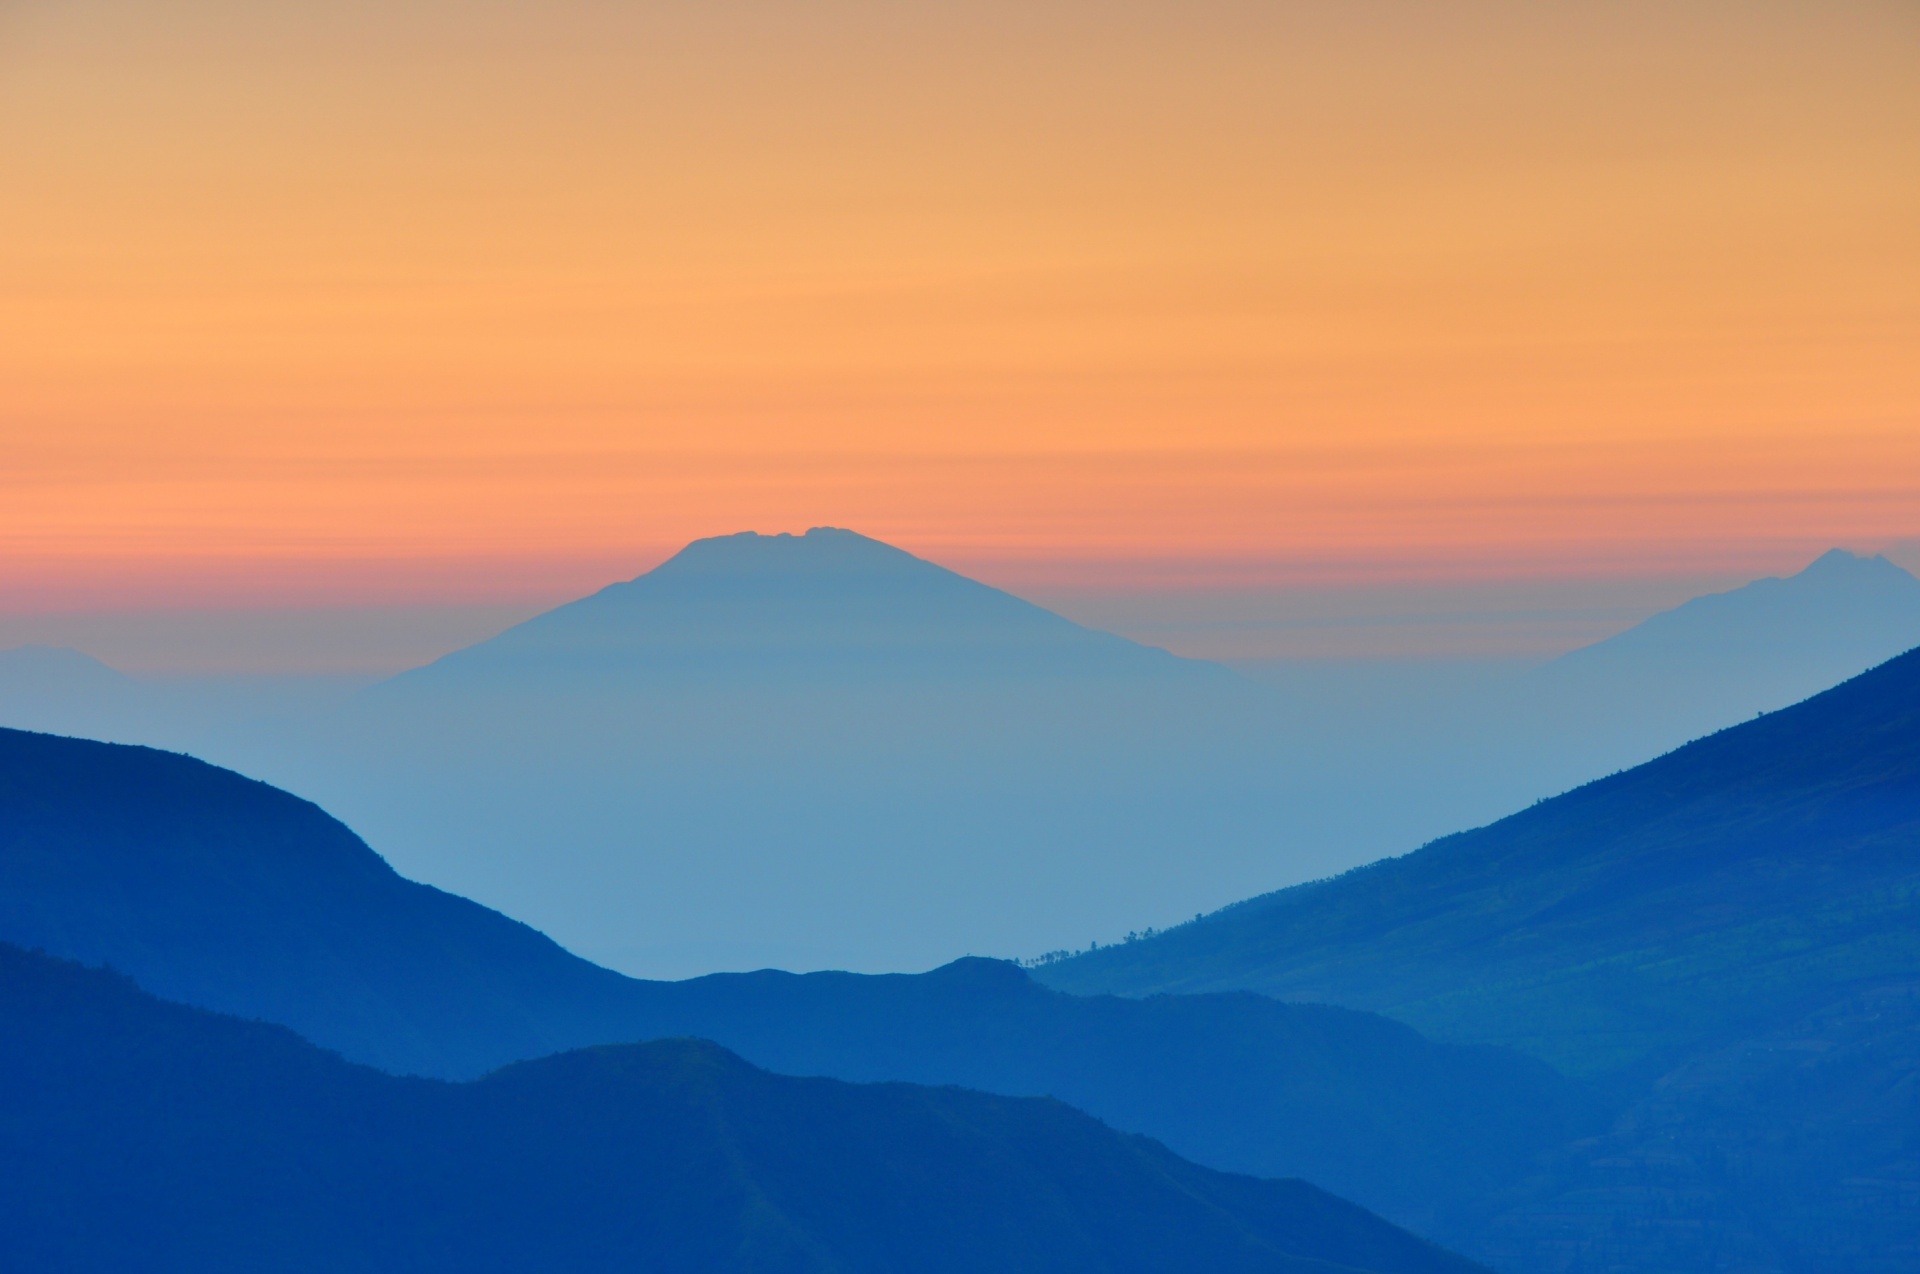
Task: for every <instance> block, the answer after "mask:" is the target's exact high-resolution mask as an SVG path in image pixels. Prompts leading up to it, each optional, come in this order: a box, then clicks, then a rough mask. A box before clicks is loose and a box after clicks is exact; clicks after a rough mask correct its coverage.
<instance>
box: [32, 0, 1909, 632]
mask: <svg viewBox="0 0 1920 1274" xmlns="http://www.w3.org/2000/svg"><path fill="white" fill-rule="evenodd" d="M1917 64H1920V10H1917V9H1916V8H1915V7H1914V6H1913V5H1912V4H1910V3H1904V2H1898V3H1896V2H1892V0H1889V2H1887V3H1858V4H1854V3H1838V4H1833V5H1819V6H1816V5H1808V4H1803V3H1794V4H1785V3H1770V2H1768V0H1738V2H1735V0H1725V2H1720V3H1698V2H1690V0H1679V2H1664V3H1617V4H1607V5H1596V4H1589V3H1580V4H1575V3H1556V2H1554V0H1532V2H1529V3H1518V2H1516V3H1501V4H1494V3H1487V4H1471V3H1463V4H1445V5H1437V4H1431V3H1424V2H1422V3H1414V2H1412V0H1407V2H1405V3H1367V2H1365V0H1359V2H1355V0H1339V2H1337V3H1336V2H1335V0H1326V2H1325V3H1313V4H1305V3H1275V2H1266V3H1256V2H1254V0H1246V2H1244V3H1221V2H1216V0H1182V2H1180V3H1164V4H1147V3H1138V2H1135V0H1118V2H1114V3H1101V4H1094V3H1033V2H1031V0H1027V2H1015V0H975V2H972V3H966V4H959V3H938V4H936V3H930V2H928V0H888V2H881V0H874V2H873V3H848V2H844V0H827V2H823V3H814V4H805V5H802V4H782V3H776V2H774V0H753V2H743V0H684V2H682V0H664V2H650V3H627V2H625V0H547V2H546V3H539V4H534V3H509V2H506V0H471V2H468V3H460V4H454V3H451V2H450V0H426V2H422V0H381V2H378V3H376V2H374V0H334V2H332V3H325V4H322V3H318V2H317V0H278V2H276V3H274V4H271V5H262V4H259V3H257V2H244V0H231V2H226V0H197V2H191V3H176V2H173V0H58V3H55V2H53V0H44V2H43V0H0V443H3V444H4V449H3V450H0V611H7V610H13V611H30V610H34V609H53V610H58V609H85V608H90V607H91V608H101V607H107V608H126V607H142V606H173V605H188V604H193V605H200V604H221V605H249V604H263V605H264V604H283V603H288V602H317V603H340V604H347V603H354V604H384V603H391V602H396V601H419V600H434V599H440V600H446V601H459V602H488V603H497V602H502V601H514V600H518V599H524V598H535V599H540V598H549V597H551V598H558V597H561V596H566V595H569V594H571V593H573V592H577V591H579V590H580V589H582V588H585V587H591V586H593V585H596V584H598V583H603V582H605V581H606V580H607V579H610V578H613V577H615V576H619V575H630V574H632V573H633V572H634V571H635V570H637V569H640V568H641V567H644V566H646V565H648V564H650V563H651V562H652V561H653V560H657V558H658V557H659V556H660V555H661V554H663V553H664V552H666V551H667V550H668V549H670V548H671V547H673V546H674V545H677V544H678V543H680V542H682V541H684V540H686V539H688V538H691V537H693V536H697V535H703V534H712V533H717V532H725V531H732V530H736V529H742V528H759V529H763V530H780V529H794V530H798V529H803V528H804V527H806V526H809V525H814V524H820V523H826V524H836V525H847V526H853V527H855V528H858V529H861V530H864V531H866V532H868V533H870V534H875V535H879V536H882V537H884V538H888V539H891V540H894V541H896V542H898V543H901V544H903V545H906V546H907V547H910V548H914V549H916V550H919V551H922V552H926V553H928V554H930V555H932V556H935V557H938V558H939V559H940V560H942V561H945V562H948V563H949V564H952V565H956V566H960V567H963V568H966V569H971V570H974V571H976V572H977V573H979V574H981V575H983V576H985V577H987V578H990V579H993V580H995V581H996V582H1005V583H1008V584H1010V585H1013V586H1016V587H1018V586H1029V587H1036V588H1038V587H1046V586H1056V585H1061V584H1063V583H1064V584H1073V583H1076V582H1086V581H1098V582H1104V583H1106V584H1110V585H1116V586H1121V587H1125V586H1127V585H1128V584H1129V582H1134V583H1138V584H1139V585H1140V586H1142V587H1148V586H1154V587H1160V586H1166V585H1168V584H1170V583H1171V584H1176V585H1177V584H1181V583H1189V582H1190V583H1195V584H1209V583H1213V584H1224V585H1233V586H1242V585H1259V586H1268V585H1287V584H1290V583H1292V584H1299V583H1315V584H1323V583H1326V582H1328V581H1341V580H1351V581H1381V580H1409V579H1412V580H1433V579H1442V580H1446V579H1459V580H1468V579H1471V580H1486V579H1498V578H1506V577H1539V576H1555V575H1569V574H1572V575H1579V574H1583V573H1585V574H1602V575H1636V574H1637V575H1658V574H1662V573H1675V572H1693V573H1696V574H1697V573H1711V572H1741V571H1754V572H1757V571H1761V570H1779V569H1785V568H1791V567H1793V566H1797V565H1799V564H1802V562H1803V560H1804V559H1805V558H1806V557H1807V556H1810V554H1811V552H1813V551H1817V550H1818V549H1821V548H1825V547H1827V546H1829V545H1831V544H1836V543H1837V544H1846V545H1850V546H1854V547H1860V548H1876V547H1879V546H1881V545H1883V544H1886V543H1889V542H1892V541H1896V540H1901V539H1907V538H1912V537H1916V536H1920V370H1917V369H1920V75H1916V74H1915V73H1914V67H1915V66H1916V65H1917Z"/></svg>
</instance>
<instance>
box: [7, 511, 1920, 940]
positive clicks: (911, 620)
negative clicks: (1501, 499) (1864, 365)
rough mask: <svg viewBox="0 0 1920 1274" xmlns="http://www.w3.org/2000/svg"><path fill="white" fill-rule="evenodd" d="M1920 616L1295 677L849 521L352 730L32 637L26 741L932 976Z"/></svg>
mask: <svg viewBox="0 0 1920 1274" xmlns="http://www.w3.org/2000/svg"><path fill="white" fill-rule="evenodd" d="M1917 595H1920V581H1915V580H1914V579H1913V577H1912V576H1910V575H1908V574H1906V573H1905V572H1904V571H1901V570H1899V569H1898V568H1897V567H1893V566H1891V565H1890V564H1888V563H1886V562H1885V561H1883V560H1880V559H1871V558H1865V559H1863V558H1854V557H1852V556H1851V555H1848V554H1845V553H1832V554H1828V555H1827V556H1825V557H1823V558H1822V559H1821V560H1820V561H1819V562H1818V563H1816V564H1815V565H1814V566H1813V567H1811V568H1809V569H1808V570H1806V571H1803V572H1801V573H1800V574H1798V575H1796V576H1793V577H1790V578H1788V579H1784V580H1769V581H1760V582H1758V583H1756V584H1754V585H1751V586H1749V587H1748V588H1744V589H1740V590H1736V591H1734V592H1732V593H1728V594H1724V595H1720V596H1716V597H1712V598H1703V599H1699V600H1698V601H1696V602H1694V603H1690V604H1689V605H1687V606H1683V607H1681V608H1679V609H1678V610H1676V611H1674V612H1671V613H1670V614H1667V615H1663V616H1656V617H1655V618H1653V619H1651V620H1649V621H1647V622H1646V623H1645V624H1643V625H1640V626H1639V627H1636V628H1635V629H1633V630H1630V631H1629V632H1627V633H1623V634H1621V635H1620V636H1618V637H1615V638H1613V639H1611V640H1609V641H1607V642H1602V643H1600V644H1599V645H1597V646H1595V647H1592V648H1590V649H1589V650H1586V651H1581V652H1575V653H1574V654H1572V655H1569V656H1567V657H1565V658H1563V659H1561V660H1557V661H1554V662H1553V663H1550V664H1547V665H1544V666H1541V667H1538V668H1531V669H1527V668H1519V669H1513V670H1511V671H1509V672H1506V673H1498V672H1492V671H1485V670H1476V671H1474V672H1473V675H1471V676H1461V675H1459V670H1458V669H1453V668H1447V669H1438V670H1433V671H1432V675H1428V674H1427V672H1424V671H1423V670H1420V669H1411V670H1410V669H1407V668H1394V667H1385V668H1378V669H1375V668H1365V669H1360V670H1358V671H1356V669H1355V667H1353V666H1348V667H1345V668H1342V669H1339V670H1337V672H1336V671H1334V670H1328V669H1326V668H1324V667H1321V666H1308V667H1305V668H1302V669H1299V670H1296V671H1295V672H1294V673H1293V674H1290V677H1289V678H1288V679H1284V684H1283V685H1282V686H1280V687H1275V686H1263V685H1258V684H1255V683H1253V682H1250V681H1248V680H1246V679H1245V678H1242V677H1240V676H1238V675H1236V674H1234V673H1232V672H1229V671H1226V670H1223V669H1222V668H1220V667H1218V666H1215V665H1211V664H1207V663H1204V662H1201V661H1196V660H1187V659H1178V658H1175V657H1173V656H1171V655H1169V654H1167V653H1166V652H1164V651H1160V650H1156V649H1153V648H1151V647H1146V646H1141V645H1138V644H1135V643H1132V642H1128V641H1125V640H1123V639H1121V638H1118V637H1115V636H1113V635H1111V634H1107V633H1101V632H1097V631H1093V630H1090V629H1087V628H1084V627H1082V626H1079V625H1076V624H1073V623H1071V622H1069V621H1067V620H1065V619H1063V618H1061V617H1059V616H1057V615H1054V614H1051V613H1050V612H1047V611H1045V610H1043V609H1041V608H1039V607H1036V606H1033V605H1031V604H1029V603H1027V602H1024V601H1022V600H1020V599H1019V598H1016V597H1013V596H1011V595H1009V594H1007V593H1005V592H1002V591H999V590H996V589H993V588H989V587H987V586H985V585H983V584H980V583H978V582H976V581H973V580H969V579H966V578H965V577H963V576H960V575H957V574H955V573H954V572H952V571H949V570H946V569H944V568H942V567H940V566H937V565H935V564H933V563H930V562H927V561H924V560H922V559H920V558H917V557H914V556H913V555H911V554H908V553H905V552H902V551H901V550H899V549H896V548H893V547H891V546H889V545H885V544H882V543H880V542H878V541H875V540H872V539H869V538H866V537H863V536H860V535H857V534H854V533H852V532H849V531H839V530H833V529H828V528H817V529H815V530H814V531H812V532H809V533H808V534H805V535H752V534H744V535H734V536H723V537H718V538H715V539H710V540H701V541H697V542H695V543H694V544H692V545H689V546H688V547H687V548H686V549H685V550H684V551H682V552H681V553H680V554H678V555H676V556H675V557H674V558H672V559H670V560H669V561H668V562H666V563H664V564H662V565H661V566H660V567H658V568H657V569H655V570H653V571H651V572H648V573H647V574H645V575H642V576H640V577H639V578H637V579H634V580H631V581H628V582H625V583H621V584H615V585H613V586H611V587H609V588H606V589H603V590H601V591H600V592H598V593H596V594H594V595H593V596H591V597H588V598H584V599H582V600H580V601H578V602H574V603H571V604H569V605H566V606H562V607H559V608H557V609H556V610H554V611H552V612H549V613H548V614H545V615H542V616H540V617H538V618H536V619H534V620H531V621H529V622H527V623H525V624H522V625H520V626H519V627H517V628H514V629H512V630H509V631H508V632H506V633H503V634H501V635H500V636H498V637H496V638H494V639H492V640H490V641H486V642H482V643H480V644H478V645H476V646H473V647H470V648H468V649H466V650H463V651H459V652H456V653H454V654H452V655H449V656H447V657H446V658H444V659H442V660H440V661H438V662H436V663H435V664H432V665H430V666H428V667H426V668H422V669H418V670H415V671H413V672H409V673H406V674H403V675H401V676H399V677H397V678H394V679H393V680H391V681H390V682H387V683H385V684H383V685H380V686H376V687H374V688H372V689H371V690H369V691H368V692H366V693H365V694H363V695H362V696H360V698H359V699H358V700H357V701H354V702H351V703H350V704H349V705H348V707H347V708H346V709H345V710H341V711H330V710H325V706H326V703H327V701H328V696H329V695H331V696H333V698H334V699H336V700H337V699H338V698H339V696H340V693H341V691H340V690H339V688H337V687H336V688H333V689H329V690H325V692H324V693H320V692H315V693H313V694H308V695H306V697H305V698H304V699H303V698H301V695H302V694H305V693H306V692H304V691H300V692H299V693H295V691H296V690H297V689H298V688H289V687H268V686H264V685H249V686H241V685H237V684H236V685H212V684H207V685H193V686H189V685H185V684H171V685H157V684H154V683H149V682H143V681H136V680H133V679H129V678H123V677H119V676H118V675H117V674H115V673H113V672H112V670H111V669H107V668H105V667H104V666H101V665H98V664H97V663H90V662H89V661H87V660H86V659H85V658H84V657H83V656H79V655H77V654H72V653H69V654H67V655H64V656H56V655H53V654H50V653H47V652H39V653H35V652H25V653H21V654H15V655H0V724H13V725H20V726H29V727H33V728H39V729H46V730H52V731H56V732H67V733H77V734H84V735H92V736H95V737H103V738H110V739H115V740H120V741H127V742H144V743H151V744H156V745H159V746H164V747H169V748H173V749H177V750H185V751H190V752H192V753H194V754H196V755H200V756H204V757H207V758H209V759H212V760H216V761H219V762H221V763H224V764H228V765H232V766H234V767H236V768H239V769H241V770H243V771H245V772H248V773H251V774H255V775H258V776H260V777H263V778H268V779H270V780H272V781H274V782H276V783H279V784H281V785H283V786H285V787H288V788H291V789H293V790H295V791H299V792H301V793H302V794H304V795H309V796H312V797H315V798H317V799H320V800H322V801H323V802H324V803H326V804H327V806H328V807H329V808H331V809H334V810H337V811H338V812H340V813H341V814H342V815H343V816H344V817H345V818H346V819H347V820H348V821H349V822H350V823H351V824H352V825H353V826H354V827H356V828H357V829H358V830H360V831H362V832H364V833H365V834H367V835H368V836H370V837H371V838H373V839H374V840H375V841H377V842H378V843H379V844H380V845H381V846H382V848H383V849H385V850H386V851H387V852H388V853H390V854H391V855H392V856H393V858H394V859H395V861H396V862H397V863H398V864H400V865H401V866H402V867H403V868H404V869H405V870H406V871H407V872H409V873H410V874H412V875H414V876H417V877H419V878H422V879H426V880H431V881H433V882H434V883H436V884H439V885H442V886H445V887H447V888H450V889H454V890H456V891H458V892H461V893H463V894H466V895H468V896H472V897H476V898H479V899H481V900H482V901H485V902H487V903H488V904H490V905H494V906H497V907H500V908H502V909H504V910H507V911H508V912H510V913H512V914H514V915H517V916H519V917H521V918H524V919H526V920H529V921H531V922H533V923H536V924H539V925H540V926H541V927H542V928H544V929H546V930H548V931H550V932H552V933H554V934H556V935H557V936H558V937H560V938H561V939H562V940H563V941H565V942H566V943H567V944H568V945H570V946H572V947H574V948H575V949H578V950H582V951H584V952H586V953H588V954H590V955H592V956H594V957H595V958H597V959H600V960H603V961H605V962H609V963H613V964H615V965H617V966H618V967H621V968H623V969H626V970H627V971H629V972H638V973H645V974H649V975H656V976H684V975H690V974H695V973H701V972H708V971H712V970H716V969H744V968H755V967H762V966H785V967H789V968H801V969H805V968H832V967H851V968H856V969H864V970H875V971H877V970H883V969H900V968H925V967H931V966H933V965H936V964H939V963H942V962H944V961H946V960H948V959H951V958H954V957H957V956H960V955H964V954H968V953H985V954H993V955H1022V954H1030V953H1034V952H1038V951H1044V950H1049V949H1054V948H1059V947H1072V948H1078V947H1082V946H1084V945H1085V944H1086V943H1087V942H1089V941H1092V940H1096V939H1097V940H1099V941H1102V942H1107V941H1112V940H1114V939H1115V938H1117V937H1119V936H1121V935H1124V934H1125V933H1126V932H1128V931H1129V930H1135V929H1141V928H1144V927H1147V926H1158V927H1164V926H1166V925H1167V924H1170V923H1176V922H1178V921H1180V920H1182V919H1185V918H1188V917H1190V916H1192V915H1193V914H1194V913H1195V912H1198V911H1204V910H1211V909H1212V908H1214V907H1217V906H1221V905H1224V904H1225V903H1227V902H1229V901H1231V900H1232V899H1233V898H1235V897H1240V896H1245V895H1249V894H1253V893H1258V892H1261V891H1263V890H1266V889H1269V888H1274V887H1278V886H1281V885H1285V884H1289V883H1293V882H1296V881H1300V880H1304V879H1309V878H1312V877H1315V876H1320V875H1325V874H1328V873H1329V872H1333V871H1337V870H1340V869H1342V868H1345V867H1349V866H1353V865H1356V864H1358V863H1361V862H1365V861H1369V860H1371V859H1374V858H1378V857H1380V856H1381V855H1384V854H1387V853H1392V852H1395V851H1397V850H1400V849H1403V848H1404V847H1405V846H1407V845H1409V844H1418V843H1420V842H1421V841H1423V840H1426V839H1429V838H1431V837H1433V836H1436V835H1440V834H1443V833H1445V832H1447V831H1449V830H1451V829H1453V828H1457V827H1461V826H1470V825H1474V824H1476V823H1481V822H1485V821H1487V820H1489V819H1491V818H1495V817H1498V816H1499V815H1500V814H1501V813H1503V812H1505V811H1507V810H1509V809H1512V808H1515V807H1517V806H1520V805H1524V804H1526V803H1528V802H1530V801H1533V800H1536V799H1540V798H1542V797H1546V796H1550V795H1552V794H1554V793H1555V792H1559V791H1562V790H1565V789H1566V788H1568V787H1571V786H1573V785H1575V784H1577V783H1580V782H1583V781H1586V780H1588V779H1591V778H1594V777H1596V776H1598V775H1601V774H1605V773H1609V772H1611V771H1613V770H1617V769H1620V768H1623V767H1625V766H1629V765H1633V764H1637V763H1639V762H1641V761H1644V760H1646V759H1648V758H1650V757H1652V756H1655V755H1657V754H1659V753H1661V752H1664V751H1667V750H1669V749H1671V748H1673V747H1676V746H1678V745H1679V744H1681V743H1684V742H1685V741H1687V740H1688V739H1690V738H1693V737H1696V736H1698V735H1701V734H1704V733H1707V732H1709V731H1711V730H1714V729H1718V728H1720V727H1723V726H1726V725H1729V724H1732V723H1734V722H1737V721H1741V720H1745V719H1748V718H1750V717H1752V716H1753V715H1754V713H1756V712H1758V711H1762V710H1765V709H1771V708H1777V707H1780V706H1782V705H1783V704H1785V703H1787V702H1791V701H1792V700H1793V699H1795V698H1798V697H1801V696H1804V695H1805V694H1807V693H1811V692H1813V691H1815V690H1818V689H1820V688H1822V687H1824V686H1825V685H1828V684H1831V683H1833V682H1835V681H1838V680H1840V679H1842V678H1844V677H1845V676H1848V675H1850V674H1852V673H1854V672H1858V671H1860V670H1861V669H1863V668H1864V667H1866V666H1867V665H1868V664H1870V663H1872V662H1873V661H1874V660H1875V659H1877V658H1882V657H1884V656H1885V655H1887V654H1891V653H1894V652H1896V651H1898V650H1900V649H1904V648H1905V647H1906V646H1908V645H1911V644H1914V643H1915V642H1916V641H1920V604H1917V603H1916V601H1915V598H1916V596H1917ZM9 660H11V661H13V663H12V666H15V667H17V668H19V669H21V670H23V671H21V672H20V674H19V675H16V676H14V677H13V678H12V679H11V680H9V679H8V676H7V674H6V669H7V667H8V666H9ZM42 666H44V667H45V668H46V669H47V671H46V672H45V673H44V674H43V673H42V672H41V671H40V669H41V667H42Z"/></svg>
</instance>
